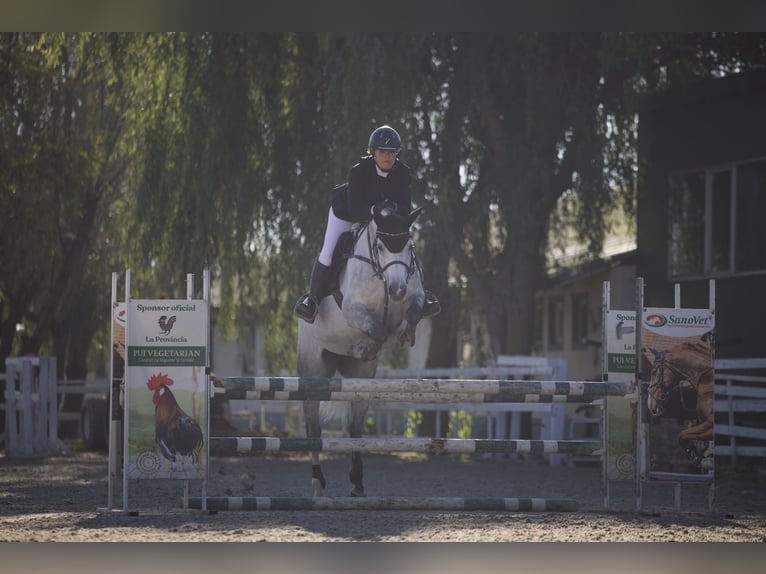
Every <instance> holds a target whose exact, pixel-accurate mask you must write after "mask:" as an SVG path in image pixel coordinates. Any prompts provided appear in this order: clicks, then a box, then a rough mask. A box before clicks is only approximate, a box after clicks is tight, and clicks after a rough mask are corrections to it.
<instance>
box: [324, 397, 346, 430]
mask: <svg viewBox="0 0 766 574" xmlns="http://www.w3.org/2000/svg"><path fill="white" fill-rule="evenodd" d="M349 407H350V405H349V404H348V402H347V401H320V402H319V421H320V423H321V425H322V427H323V428H328V427H333V426H335V424H337V423H338V422H340V428H341V429H345V428H346V427H347V423H348V417H349V415H350V412H351V409H350V408H349Z"/></svg>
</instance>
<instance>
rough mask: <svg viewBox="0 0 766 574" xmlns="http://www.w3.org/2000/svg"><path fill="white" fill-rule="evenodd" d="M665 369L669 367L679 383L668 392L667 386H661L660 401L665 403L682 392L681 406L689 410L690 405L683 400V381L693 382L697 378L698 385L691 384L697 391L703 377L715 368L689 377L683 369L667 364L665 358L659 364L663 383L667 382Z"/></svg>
mask: <svg viewBox="0 0 766 574" xmlns="http://www.w3.org/2000/svg"><path fill="white" fill-rule="evenodd" d="M665 367H667V368H668V370H669V371H670V372H671V373H673V374H674V375H676V377H678V383H677V384H676V385H675V386H673V387H672V388H671V389H669V390H668V391H666V390H665V385H664V384H661V385H659V387H660V392H659V393H658V395H659V396H658V398H659V400H660V401H661V402H665V401H666V400H667V399H668V397H670V396H672V395H673V393H675V392H680V393H681V404H682V406H683V407H684V408H686V409H687V410H688V409H689V407H688V405H686V404H685V403H684V400H683V392H682V391H683V387H682V386H681V383H682V382H683V381H691V380H692V379H693V378H696V384H695V383H691V385H692V387H694V388H695V389H697V388H698V387H699V385H700V381H701V380H702V377H704V376H705V375H706V374H708V373H709V372H710V371H712V370H713V367H708V368H707V369H705V370H703V371H700V372H699V373H695V374H693V375H691V376H689V374H688V373H685V372H684V371H682V370H681V369H679V368H678V367H676V366H675V365H673V363H669V362H667V360H666V359H664V358H663V359H662V360H661V361H660V362H659V364H658V365H657V370H658V371H659V378H660V380H662V381H663V383H664V381H665Z"/></svg>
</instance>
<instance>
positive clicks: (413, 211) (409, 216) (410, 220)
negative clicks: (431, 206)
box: [407, 205, 423, 225]
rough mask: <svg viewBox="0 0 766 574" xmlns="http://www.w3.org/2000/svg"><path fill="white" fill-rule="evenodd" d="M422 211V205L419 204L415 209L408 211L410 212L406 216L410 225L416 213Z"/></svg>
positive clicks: (418, 213)
mask: <svg viewBox="0 0 766 574" xmlns="http://www.w3.org/2000/svg"><path fill="white" fill-rule="evenodd" d="M421 211H423V206H422V205H421V206H420V207H418V208H417V209H413V210H412V211H410V214H409V215H408V216H407V217H408V219H409V222H410V225H412V224H413V223H415V220H416V219H417V218H418V215H420V212H421Z"/></svg>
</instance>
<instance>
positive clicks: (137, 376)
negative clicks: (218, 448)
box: [125, 299, 208, 480]
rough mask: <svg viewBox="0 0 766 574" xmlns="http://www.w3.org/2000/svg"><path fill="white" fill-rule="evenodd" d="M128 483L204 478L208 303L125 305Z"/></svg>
mask: <svg viewBox="0 0 766 574" xmlns="http://www.w3.org/2000/svg"><path fill="white" fill-rule="evenodd" d="M127 325H128V328H127V352H126V359H127V383H126V387H125V393H126V404H127V405H128V407H127V429H128V431H127V432H128V449H127V463H126V474H127V476H128V478H138V479H140V478H172V479H185V480H188V479H204V478H205V477H206V468H205V466H206V460H207V457H206V453H205V448H206V444H207V441H206V440H205V433H206V429H207V427H208V425H207V416H208V412H207V400H208V399H207V376H206V374H205V368H206V362H207V328H208V306H207V302H206V301H200V300H168V299H160V300H133V301H130V302H128V304H127Z"/></svg>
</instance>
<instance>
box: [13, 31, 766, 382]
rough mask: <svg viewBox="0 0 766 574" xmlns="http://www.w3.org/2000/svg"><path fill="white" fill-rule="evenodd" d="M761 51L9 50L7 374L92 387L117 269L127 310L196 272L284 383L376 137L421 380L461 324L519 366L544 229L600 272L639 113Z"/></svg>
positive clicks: (462, 46) (603, 38)
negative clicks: (574, 235)
mask: <svg viewBox="0 0 766 574" xmlns="http://www.w3.org/2000/svg"><path fill="white" fill-rule="evenodd" d="M765 46H766V41H765V40H764V36H763V35H762V34H710V33H705V34H702V33H699V34H612V33H558V34H539V33H524V34H519V33H513V34H511V33H508V34H497V33H492V34H456V33H442V34H425V33H423V34H398V33H376V34H373V33H364V34H362V33H256V34H224V33H183V34H182V33H172V34H171V33H166V34H85V33H83V34H63V33H62V34H21V33H6V34H0V151H1V153H0V221H1V222H2V234H0V256H1V257H2V265H0V351H2V356H7V355H10V354H12V353H14V354H16V353H27V352H35V353H50V354H55V355H56V356H57V357H59V366H60V370H61V371H62V373H66V374H67V375H68V376H70V377H81V376H84V374H85V372H86V370H87V369H88V364H87V363H86V359H87V357H88V356H89V354H90V356H91V357H94V356H97V357H101V358H102V359H104V358H105V357H107V356H108V354H107V353H108V349H106V348H105V345H104V342H105V339H106V333H107V328H108V309H109V274H110V273H111V272H112V271H115V270H122V269H125V268H130V269H131V270H132V274H133V275H132V276H133V284H132V286H133V288H134V292H135V294H136V296H141V297H149V298H153V297H157V296H159V295H160V293H161V292H164V293H166V294H167V295H169V296H173V297H184V296H185V293H186V286H185V285H184V279H185V277H186V273H188V272H194V273H198V272H200V271H201V270H202V269H203V268H206V267H207V268H210V269H211V270H212V271H213V278H214V281H215V285H216V287H217V291H216V303H217V305H218V310H217V317H218V321H219V325H220V326H221V327H222V328H223V330H224V331H226V332H228V333H230V334H231V335H232V336H236V333H237V332H238V331H239V330H241V329H242V325H246V324H250V323H252V322H253V321H255V320H256V319H258V320H261V321H263V322H264V323H265V324H266V325H267V327H268V332H269V341H268V342H267V345H266V350H267V357H268V365H267V368H268V369H269V370H271V371H274V372H276V371H277V370H279V369H283V368H285V369H291V368H292V363H293V361H294V346H295V345H294V341H295V332H296V329H295V327H296V325H295V321H296V319H295V318H294V317H293V316H292V314H291V309H292V304H293V302H294V300H295V298H296V297H297V295H298V294H299V293H300V291H301V290H302V289H303V288H304V286H305V284H306V282H307V280H308V275H309V270H310V267H311V261H312V259H313V258H314V257H316V255H317V253H318V251H319V248H320V246H321V241H322V237H323V233H324V224H325V220H326V214H327V210H328V208H329V201H330V190H331V189H332V186H333V185H334V184H336V183H339V182H341V181H343V180H344V179H345V177H346V173H347V171H348V169H349V168H350V167H351V165H353V163H355V162H356V161H357V159H358V157H359V156H360V155H363V154H364V153H365V149H366V138H367V135H368V134H369V133H370V132H371V131H372V129H373V128H374V127H376V126H377V125H380V124H382V123H389V124H391V125H394V126H395V127H397V129H399V131H400V133H401V134H402V135H403V138H404V148H403V150H402V154H401V157H402V159H403V160H404V161H405V162H406V163H408V164H410V165H411V167H412V168H413V171H414V173H415V175H416V178H415V185H414V198H415V202H416V203H417V204H419V205H425V206H426V211H425V213H424V215H423V216H421V218H420V219H419V222H418V232H417V233H418V253H419V256H420V258H421V259H422V262H423V264H424V268H425V269H426V283H427V287H428V288H430V289H432V290H434V291H435V292H437V294H438V295H439V297H440V298H441V299H442V302H443V304H444V307H445V312H444V313H443V314H442V315H440V316H439V317H437V318H435V319H434V320H433V324H434V327H435V328H434V329H433V331H434V337H433V339H432V345H431V353H430V359H429V361H430V364H432V365H434V366H435V365H450V364H452V363H453V362H454V361H455V360H456V354H457V337H456V333H457V331H458V328H459V326H460V325H461V322H462V323H463V324H464V325H465V327H464V328H465V330H472V331H476V329H477V324H478V323H483V324H484V328H485V329H486V331H487V333H488V334H489V341H490V345H489V348H488V349H485V350H484V351H483V352H484V354H485V355H486V357H483V359H482V360H491V358H492V356H493V355H495V354H497V353H499V352H513V353H526V352H528V351H529V347H530V344H531V330H532V308H533V305H532V301H533V294H534V290H535V288H536V287H537V285H538V284H539V283H538V282H539V280H540V278H541V277H542V275H543V273H544V267H543V264H544V257H543V255H544V253H545V251H546V249H547V241H548V237H549V231H551V226H553V229H554V230H555V228H557V227H558V226H559V225H560V224H562V223H563V222H564V221H566V222H572V223H573V224H574V225H575V226H576V228H577V230H578V232H579V236H580V239H581V240H582V241H584V242H586V243H587V244H588V245H589V246H590V249H591V251H592V252H597V251H598V249H599V247H600V244H601V242H602V241H603V237H604V233H605V231H606V229H605V226H604V221H605V219H604V216H605V214H607V212H608V211H609V210H610V209H612V208H613V207H614V206H620V208H622V209H624V210H626V212H627V213H628V214H629V215H630V214H632V212H631V209H632V206H633V204H634V201H635V185H634V179H635V177H636V167H637V166H636V160H635V157H636V156H635V148H636V142H637V135H638V117H637V110H638V104H639V103H640V98H641V97H642V95H643V94H645V93H648V92H651V91H655V90H658V89H662V88H664V87H667V86H672V85H677V84H678V83H683V82H686V81H688V80H689V79H691V78H695V77H699V76H706V75H708V76H709V75H713V76H714V75H722V74H726V73H732V72H736V71H739V70H743V69H746V68H748V67H763V66H764V63H766V50H765V48H764V47H765ZM563 200H565V201H563ZM562 205H563V206H564V207H565V209H562ZM552 214H555V217H558V218H559V219H558V220H557V219H555V218H554V219H552ZM469 313H470V314H471V320H470V321H468V319H467V315H468V314H469ZM477 317H483V321H477ZM469 323H470V325H469ZM17 325H21V326H22V327H23V330H22V331H17ZM101 362H102V363H103V362H104V361H103V360H102V361H101ZM95 363H98V361H96V360H94V364H95Z"/></svg>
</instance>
